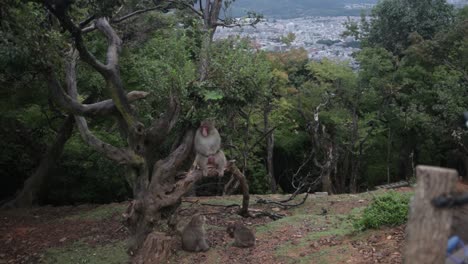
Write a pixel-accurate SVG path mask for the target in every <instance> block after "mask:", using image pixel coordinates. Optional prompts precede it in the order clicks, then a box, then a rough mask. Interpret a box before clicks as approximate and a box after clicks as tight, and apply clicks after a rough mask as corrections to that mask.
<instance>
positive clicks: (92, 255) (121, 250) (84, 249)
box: [41, 241, 129, 264]
mask: <svg viewBox="0 0 468 264" xmlns="http://www.w3.org/2000/svg"><path fill="white" fill-rule="evenodd" d="M125 248H126V242H125V241H118V242H115V243H110V244H107V245H103V246H90V245H88V244H86V243H83V242H76V243H74V244H72V245H70V246H68V247H64V248H51V249H48V250H47V252H46V253H45V255H44V258H43V259H42V261H41V262H42V263H95V264H101V263H102V264H107V263H109V264H119V263H126V262H128V261H129V256H128V255H127V253H126V252H125Z"/></svg>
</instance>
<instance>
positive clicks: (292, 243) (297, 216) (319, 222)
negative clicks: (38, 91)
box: [0, 195, 404, 264]
mask: <svg viewBox="0 0 468 264" xmlns="http://www.w3.org/2000/svg"><path fill="white" fill-rule="evenodd" d="M255 198H256V196H254V197H253V199H252V201H253V202H252V205H251V208H252V209H253V210H256V209H257V210H260V209H262V210H267V211H270V212H275V213H277V214H283V215H285V217H284V218H283V219H280V220H277V221H273V220H271V219H270V218H268V217H261V218H254V219H243V218H241V217H239V216H238V215H236V208H235V207H228V208H226V207H223V206H207V205H201V204H200V203H215V204H220V205H225V204H230V203H232V202H238V201H240V200H241V198H240V196H231V197H206V198H196V199H189V200H190V201H192V202H193V201H198V203H196V204H191V203H184V205H185V206H186V207H187V208H186V209H185V210H184V211H183V214H184V215H186V216H187V218H189V217H190V216H191V215H192V214H193V213H195V212H202V213H203V214H205V215H206V217H207V233H208V241H209V243H210V245H211V249H210V250H209V251H207V252H205V253H198V254H193V253H188V252H184V251H181V250H180V245H179V248H176V251H175V254H174V257H173V258H172V259H171V260H170V263H177V264H178V263H181V264H183V263H187V264H192V263H193V264H195V263H208V264H210V263H213V264H214V263H229V264H236V263H252V264H257V263H258V264H267V263H268V264H270V263H271V264H275V263H285V264H286V263H331V264H332V263H352V264H357V263H389V264H390V263H392V264H393V263H401V249H402V247H403V242H404V229H403V227H396V228H385V229H382V230H374V231H367V232H364V233H359V234H354V233H352V226H351V223H352V219H350V215H352V212H353V211H354V210H359V208H361V209H362V208H364V207H365V206H366V205H367V204H368V202H369V201H370V200H371V199H372V196H369V195H359V196H358V195H341V196H329V197H314V196H312V197H310V198H309V199H308V200H307V202H306V203H305V204H304V205H303V206H301V207H298V208H296V209H292V210H287V211H284V210H281V209H280V208H276V207H275V206H273V205H272V206H270V205H259V204H256V203H255ZM262 198H264V197H263V196H262ZM269 198H271V199H274V198H283V196H278V197H275V196H270V197H269ZM125 207H126V203H122V204H111V205H101V206H99V205H84V206H78V207H71V206H70V207H41V208H37V209H33V210H30V211H24V210H12V211H1V212H0V235H1V236H0V264H4V263H42V262H41V261H40V260H41V259H43V257H44V254H47V253H46V252H47V251H49V250H50V249H56V248H65V247H70V246H71V247H72V246H73V245H74V244H75V243H76V242H80V243H84V244H86V245H87V246H89V247H97V246H99V245H113V243H115V241H120V242H122V241H124V240H125V239H126V238H127V237H128V233H127V231H126V229H125V228H124V227H123V226H122V224H121V212H123V210H124V208H125ZM322 208H323V209H325V210H326V211H327V213H326V214H325V215H322ZM232 222H242V223H244V224H245V225H246V226H249V227H251V228H252V229H253V230H255V233H256V237H257V245H256V246H255V247H254V248H249V249H240V248H236V247H233V246H232V245H231V243H232V239H231V238H229V237H228V236H227V234H226V232H225V230H226V227H227V225H228V224H229V223H232ZM73 250H74V251H77V252H78V253H77V254H79V253H80V252H79V250H80V249H73ZM83 250H84V251H86V250H88V249H83ZM117 250H119V251H122V249H120V248H118V249H117ZM88 251H89V250H88ZM97 252H98V254H112V253H103V252H102V251H99V249H98V251H97ZM114 255H115V254H114ZM101 257H102V258H103V259H104V260H103V261H102V262H96V261H94V260H92V259H83V261H82V262H80V263H125V262H126V261H127V260H126V259H121V260H120V261H119V260H117V261H115V260H114V261H113V262H109V261H106V260H105V259H106V258H105V257H106V256H101ZM109 257H111V256H109ZM60 258H61V256H55V259H60ZM93 261H94V262H93ZM62 263H65V262H62ZM77 263H78V262H77Z"/></svg>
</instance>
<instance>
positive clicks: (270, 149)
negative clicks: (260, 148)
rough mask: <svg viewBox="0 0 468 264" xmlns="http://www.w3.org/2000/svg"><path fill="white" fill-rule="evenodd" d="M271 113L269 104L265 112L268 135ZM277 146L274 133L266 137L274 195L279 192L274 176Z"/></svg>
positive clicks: (271, 189) (264, 128) (269, 177)
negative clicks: (275, 148) (274, 151)
mask: <svg viewBox="0 0 468 264" xmlns="http://www.w3.org/2000/svg"><path fill="white" fill-rule="evenodd" d="M270 112H271V105H270V103H269V102H268V103H267V105H266V106H265V111H264V112H263V124H264V126H263V133H265V134H266V133H268V132H269V131H270V124H269V123H270V122H269V118H268V117H269V115H270ZM274 144H275V137H274V134H273V132H271V133H270V134H269V135H268V136H267V137H266V151H267V159H266V161H267V162H266V163H267V172H268V179H269V180H270V191H271V192H272V193H276V190H277V185H276V179H275V174H274V169H273V168H274V167H273V149H274V146H275V145H274Z"/></svg>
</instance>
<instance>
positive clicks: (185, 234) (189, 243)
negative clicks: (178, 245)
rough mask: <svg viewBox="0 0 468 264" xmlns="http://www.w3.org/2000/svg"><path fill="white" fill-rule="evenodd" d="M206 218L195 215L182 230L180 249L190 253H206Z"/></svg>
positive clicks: (207, 247)
mask: <svg viewBox="0 0 468 264" xmlns="http://www.w3.org/2000/svg"><path fill="white" fill-rule="evenodd" d="M205 221H206V218H205V216H203V215H200V214H196V215H194V216H193V217H192V219H191V220H190V222H189V223H188V224H187V225H186V226H185V228H184V229H183V230H182V249H184V250H186V251H191V252H200V251H207V250H208V249H209V248H210V246H209V245H208V243H207V242H206V232H205V227H204V225H205Z"/></svg>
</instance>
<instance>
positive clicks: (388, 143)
mask: <svg viewBox="0 0 468 264" xmlns="http://www.w3.org/2000/svg"><path fill="white" fill-rule="evenodd" d="M391 148H392V131H391V128H390V127H389V128H388V136H387V184H390V162H391V161H390V155H391V154H392V151H391Z"/></svg>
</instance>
